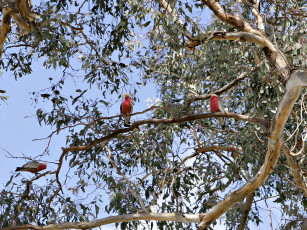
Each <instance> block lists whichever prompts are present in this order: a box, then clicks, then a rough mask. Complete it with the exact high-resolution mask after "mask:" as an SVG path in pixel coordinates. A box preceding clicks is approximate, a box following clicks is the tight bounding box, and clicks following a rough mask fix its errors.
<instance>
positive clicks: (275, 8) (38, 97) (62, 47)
mask: <svg viewBox="0 0 307 230" xmlns="http://www.w3.org/2000/svg"><path fill="white" fill-rule="evenodd" d="M161 2H162V1H160V2H159V1H137V0H129V1H118V0H117V1H111V0H108V1H101V0H97V1H94V0H92V1H79V0H75V1H73V0H72V1H66V0H61V1H56V0H51V1H47V2H46V1H41V2H39V3H38V2H35V4H34V6H33V8H32V11H33V12H35V14H37V15H39V17H37V18H36V20H35V23H33V24H31V28H32V31H31V33H29V34H19V33H18V31H17V29H16V28H15V27H16V26H15V27H14V26H13V27H12V30H11V32H10V33H9V35H8V37H7V41H6V43H5V46H4V48H3V54H2V59H1V60H0V67H1V68H2V69H3V70H4V71H11V72H12V73H13V74H14V76H15V77H16V79H17V78H18V77H24V76H25V75H28V74H31V73H32V66H33V63H34V62H36V61H37V60H43V65H44V68H54V69H57V70H58V72H60V71H61V72H62V76H55V77H54V78H50V88H48V89H45V90H43V91H41V90H42V89H38V90H37V92H33V94H34V100H35V101H36V102H37V103H39V102H42V101H44V102H45V103H47V105H48V106H50V107H48V106H46V107H42V108H38V109H37V112H36V115H37V119H38V122H39V124H40V125H41V126H51V127H53V128H54V130H55V132H54V133H52V135H56V133H59V132H65V133H66V134H67V139H66V141H67V146H63V147H64V148H70V147H74V146H76V147H75V149H73V151H67V152H65V151H63V153H62V156H61V158H60V159H57V161H58V163H59V172H60V175H61V176H63V177H65V178H71V177H73V178H74V180H75V181H74V182H75V183H74V185H67V184H65V181H66V180H63V179H61V180H59V179H58V173H59V172H50V173H47V174H46V175H45V176H44V177H46V178H47V181H46V183H45V184H44V185H42V186H38V185H36V184H35V179H34V180H33V182H31V183H30V184H29V183H27V182H23V181H21V180H20V177H21V174H19V173H18V174H15V175H13V176H12V177H11V180H10V181H9V182H8V183H7V185H6V186H5V187H4V188H3V190H2V192H1V198H0V207H1V211H0V227H8V226H12V225H22V224H35V225H39V226H40V225H42V226H43V225H47V224H50V223H60V222H80V221H88V220H93V219H95V218H97V217H98V216H101V215H103V216H105V215H112V214H116V215H124V214H130V213H138V212H144V207H146V209H149V207H154V209H155V211H156V212H169V213H173V212H179V213H194V214H198V213H205V212H206V211H208V210H209V209H210V208H211V207H212V205H208V204H209V203H210V202H211V201H214V202H219V201H221V200H223V199H224V197H225V196H226V195H227V194H229V193H231V192H232V191H234V190H236V189H238V188H240V187H241V186H242V185H243V184H245V182H246V181H248V180H250V179H251V178H253V177H254V176H255V175H256V173H257V172H258V170H259V168H260V167H261V165H262V163H263V162H264V158H265V154H266V149H267V142H268V138H269V136H268V135H269V132H270V130H269V128H268V127H266V126H264V125H262V124H257V123H251V122H246V121H242V120H238V119H233V118H226V124H227V128H226V129H225V130H222V129H221V127H219V125H218V123H217V122H216V120H215V119H214V118H212V119H199V120H183V121H181V122H173V123H163V122H157V123H154V122H147V123H146V122H145V123H144V124H142V125H140V126H138V127H134V128H133V129H131V130H129V132H128V131H125V130H124V129H123V128H122V123H121V122H120V121H119V118H118V117H119V116H112V117H109V116H108V114H107V113H106V112H104V111H108V110H109V109H110V108H111V106H112V105H111V104H112V103H111V102H112V101H114V98H116V99H118V98H119V97H120V95H121V94H122V93H123V92H125V91H126V90H128V91H130V92H131V93H132V95H133V96H134V98H133V99H134V101H135V102H136V103H137V102H138V101H140V100H143V98H142V96H141V95H138V90H139V87H148V86H149V87H151V88H153V87H154V88H155V90H156V92H157V95H153V97H158V98H159V99H160V102H159V103H158V104H155V106H156V107H152V108H151V109H150V110H149V111H147V113H146V114H144V113H142V114H140V115H139V116H133V120H138V119H139V120H145V119H148V120H149V121H153V120H151V119H157V121H161V120H162V119H173V118H180V117H183V116H185V115H194V114H204V113H209V112H210V111H209V108H208V100H195V101H192V102H191V103H187V102H188V101H189V100H190V99H191V98H193V97H195V96H199V95H207V94H211V93H212V92H214V91H216V90H218V89H220V88H221V87H223V86H225V85H228V84H229V83H230V82H231V81H234V80H236V79H237V78H238V76H240V74H243V73H244V72H246V71H251V70H252V69H253V68H254V67H255V66H256V65H257V63H256V60H255V59H256V57H255V56H257V57H258V58H259V59H260V60H261V63H260V65H259V68H258V69H256V70H255V71H251V72H250V73H249V74H246V77H245V78H244V79H243V80H242V81H240V82H239V83H238V84H236V85H235V86H234V87H232V88H230V89H229V90H227V91H224V93H223V94H222V95H221V96H222V98H223V100H224V105H225V107H226V108H228V111H229V112H234V113H238V114H244V115H246V116H249V117H258V118H263V119H265V120H267V121H271V120H272V118H273V117H274V114H275V112H276V108H277V107H278V105H279V102H280V100H281V97H282V95H283V93H284V91H285V88H284V85H283V83H282V80H281V79H280V77H279V74H278V73H277V71H275V70H274V67H273V66H272V63H270V61H269V60H268V58H267V56H266V55H265V54H264V52H262V50H261V48H259V46H257V45H256V44H254V43H249V42H238V41H216V40H214V41H211V40H210V39H207V40H205V39H203V40H201V44H200V45H199V46H198V47H196V48H194V49H192V50H189V49H186V44H187V38H186V36H185V34H187V33H190V34H191V36H195V37H196V36H198V37H200V38H201V37H202V36H203V37H204V36H205V35H206V36H208V37H210V36H212V33H213V31H237V29H236V28H234V27H232V26H231V25H229V24H226V23H224V22H222V21H221V20H220V19H219V18H217V17H214V16H212V15H210V16H209V13H208V12H209V11H208V8H207V7H206V6H205V4H204V3H202V2H192V1H167V3H168V4H169V6H170V7H171V8H172V9H173V11H172V14H173V15H172V14H171V13H169V12H168V11H167V10H166V9H165V8H163V7H162V4H161ZM244 2H245V1H244ZM251 2H252V1H246V2H245V3H244V4H242V3H240V1H220V4H221V5H223V8H224V10H226V11H228V12H230V13H232V14H235V15H239V16H240V17H242V18H244V19H245V20H246V21H247V22H249V23H250V24H251V25H253V26H254V27H257V25H256V23H255V16H254V15H253V14H252V13H251V8H252V3H251ZM0 6H1V5H0ZM304 7H305V8H306V3H304V1H299V0H297V1H291V2H287V1H285V2H284V3H277V2H275V1H270V0H268V1H261V2H260V9H261V13H262V15H263V17H264V18H265V31H266V35H267V36H268V38H269V39H270V40H271V41H273V43H274V44H276V46H278V47H279V48H280V50H281V51H282V52H283V54H284V55H285V56H286V58H287V60H288V61H289V63H290V64H291V66H292V67H293V68H294V67H300V68H303V67H305V68H306V67H307V58H306V57H307V46H306V41H307V37H306V32H307V24H306V23H301V21H302V19H304V18H306V11H304ZM204 12H205V13H204ZM304 14H305V16H304ZM174 15H179V17H180V18H181V20H182V21H183V23H180V22H179V20H175V19H174ZM207 18H209V19H208V20H207ZM131 75H133V77H130V76H131ZM80 79H81V80H80ZM71 81H77V82H78V83H79V82H80V84H78V86H77V87H76V88H75V89H74V92H73V93H72V91H71V88H70V90H67V87H68V85H69V86H71V84H70V83H69V82H71ZM2 92H3V93H4V91H2V90H1V91H0V93H2ZM304 93H305V94H304V95H303V96H302V97H301V98H300V99H299V100H298V101H297V104H296V105H295V107H294V108H293V111H292V113H291V116H290V118H289V120H288V123H287V124H286V132H285V140H286V143H287V145H288V146H289V147H290V148H291V149H292V151H293V152H298V151H300V150H301V149H302V148H303V150H304V151H305V150H306V147H304V145H306V139H304V137H305V136H306V128H305V127H306V123H307V121H306V114H307V113H306V108H307V105H306V91H305V92H304ZM0 99H1V100H3V99H6V98H5V97H2V96H1V95H0ZM137 112H140V111H137ZM158 119H160V120H158ZM119 131H120V132H119ZM121 131H122V132H121ZM116 132H118V133H116ZM114 133H116V135H113V134H114ZM52 135H51V136H50V140H51V141H52V139H51V137H52ZM80 146H89V147H88V148H84V149H82V148H79V147H80ZM230 146H235V148H236V149H238V152H241V153H242V154H240V155H239V156H237V155H236V154H235V153H234V152H233V151H231V150H230V148H229V147H230ZM205 147H212V148H211V149H209V150H206V151H201V149H202V148H205ZM213 147H215V148H213ZM193 154H195V155H194V157H191V159H187V158H185V157H188V156H190V155H193ZM43 159H44V160H48V156H47V154H46V152H45V153H43ZM295 160H297V161H298V160H300V161H301V162H305V163H302V165H304V164H305V165H306V157H304V156H302V155H300V156H298V157H296V158H295ZM63 163H64V164H67V166H69V168H70V170H65V169H64V167H61V165H62V164H63ZM285 178H288V179H285ZM293 183H295V180H294V177H293V175H292V174H291V169H290V167H289V165H288V163H287V160H286V157H285V155H282V156H281V157H280V159H279V161H278V165H277V167H276V168H275V170H274V171H273V173H272V174H271V175H270V177H269V178H268V180H267V181H266V183H265V184H263V186H262V187H261V188H259V189H258V190H257V191H256V196H255V200H259V201H262V200H266V199H268V198H270V197H274V196H277V199H276V200H275V201H274V202H276V203H278V204H280V207H281V210H280V215H281V216H282V220H283V221H282V225H283V226H288V227H289V226H290V225H287V224H288V219H295V220H297V222H296V223H294V222H291V223H289V224H291V225H293V226H294V225H296V226H298V225H299V224H300V223H301V221H302V220H303V217H304V216H303V215H304V208H306V203H307V202H306V197H304V194H303V191H302V190H300V189H298V188H297V187H295V186H293ZM106 196H107V197H108V199H105V198H103V197H106ZM84 202H85V203H84ZM259 203H260V202H259ZM260 208H261V205H260V204H258V202H256V201H255V202H254V204H253V207H252V210H251V213H250V215H249V217H248V221H249V222H253V223H254V224H256V225H258V224H260V223H261V222H263V221H264V220H263V217H262V216H261V210H259V209H260ZM242 211H243V208H242V207H234V208H231V209H230V210H228V212H227V213H226V214H225V215H224V216H223V223H224V224H225V225H226V226H227V229H237V227H238V225H239V223H240V219H241V213H242ZM214 224H216V222H214ZM214 224H213V226H214ZM142 225H145V226H146V225H148V226H151V225H152V222H150V221H148V222H142V221H141V222H123V223H121V224H118V225H117V226H118V227H119V228H121V229H136V228H137V226H142ZM157 226H158V228H159V229H183V228H188V227H189V228H191V227H192V226H194V225H193V224H187V223H179V222H173V223H170V222H163V221H160V222H158V224H157ZM213 226H212V227H213ZM248 226H249V227H250V226H251V225H248ZM292 228H293V229H295V227H292Z"/></svg>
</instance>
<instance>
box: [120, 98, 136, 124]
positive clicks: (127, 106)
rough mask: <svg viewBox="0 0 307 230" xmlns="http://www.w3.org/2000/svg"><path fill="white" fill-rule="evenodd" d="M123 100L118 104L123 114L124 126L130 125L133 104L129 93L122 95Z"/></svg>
mask: <svg viewBox="0 0 307 230" xmlns="http://www.w3.org/2000/svg"><path fill="white" fill-rule="evenodd" d="M123 97H124V98H125V100H124V101H123V102H122V103H121V105H120V113H121V114H123V115H124V119H125V121H124V126H126V127H130V114H131V113H132V111H133V105H132V103H131V98H130V96H129V93H125V94H124V95H123Z"/></svg>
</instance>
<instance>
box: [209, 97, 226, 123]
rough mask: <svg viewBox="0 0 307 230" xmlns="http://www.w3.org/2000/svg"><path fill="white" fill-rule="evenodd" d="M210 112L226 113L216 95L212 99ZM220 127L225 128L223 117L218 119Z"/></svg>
mask: <svg viewBox="0 0 307 230" xmlns="http://www.w3.org/2000/svg"><path fill="white" fill-rule="evenodd" d="M210 110H211V113H216V112H222V113H226V111H225V109H224V107H223V104H222V102H221V101H220V99H219V97H218V96H217V95H216V94H212V95H211V98H210ZM217 119H218V121H219V123H220V125H221V126H222V128H223V129H224V128H225V121H224V119H223V118H222V117H217Z"/></svg>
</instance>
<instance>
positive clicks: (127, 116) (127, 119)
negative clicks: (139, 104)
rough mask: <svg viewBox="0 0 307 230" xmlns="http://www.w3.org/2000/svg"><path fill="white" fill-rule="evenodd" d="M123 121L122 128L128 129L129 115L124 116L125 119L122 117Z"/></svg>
mask: <svg viewBox="0 0 307 230" xmlns="http://www.w3.org/2000/svg"><path fill="white" fill-rule="evenodd" d="M124 119H125V121H124V126H126V127H130V125H131V124H130V116H129V115H126V116H125V117H124Z"/></svg>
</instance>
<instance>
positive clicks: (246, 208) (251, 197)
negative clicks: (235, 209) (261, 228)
mask: <svg viewBox="0 0 307 230" xmlns="http://www.w3.org/2000/svg"><path fill="white" fill-rule="evenodd" d="M254 196H255V191H254V192H252V193H250V194H248V196H247V197H246V202H245V206H244V210H243V212H242V219H241V222H240V225H239V227H238V230H244V229H245V226H246V223H247V217H248V214H249V212H250V210H251V207H252V204H253V200H254Z"/></svg>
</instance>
